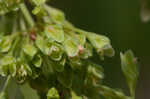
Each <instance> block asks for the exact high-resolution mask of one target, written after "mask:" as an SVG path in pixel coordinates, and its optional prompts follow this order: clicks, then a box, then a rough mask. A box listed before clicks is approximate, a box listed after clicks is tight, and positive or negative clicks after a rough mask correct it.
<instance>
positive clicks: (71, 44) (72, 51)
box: [64, 38, 79, 57]
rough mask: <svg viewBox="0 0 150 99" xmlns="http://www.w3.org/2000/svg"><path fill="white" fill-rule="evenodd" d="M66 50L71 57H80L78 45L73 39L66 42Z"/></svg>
mask: <svg viewBox="0 0 150 99" xmlns="http://www.w3.org/2000/svg"><path fill="white" fill-rule="evenodd" d="M64 48H65V51H66V53H67V55H68V56H69V57H74V56H77V55H78V52H79V49H78V44H77V43H76V42H75V41H73V40H72V39H71V38H68V39H66V40H65V41H64Z"/></svg>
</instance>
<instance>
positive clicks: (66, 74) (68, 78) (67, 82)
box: [57, 66, 73, 88]
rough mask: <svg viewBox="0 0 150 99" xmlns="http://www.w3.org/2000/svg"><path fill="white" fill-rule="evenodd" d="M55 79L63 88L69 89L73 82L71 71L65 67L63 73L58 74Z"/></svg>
mask: <svg viewBox="0 0 150 99" xmlns="http://www.w3.org/2000/svg"><path fill="white" fill-rule="evenodd" d="M57 79H58V81H59V82H60V83H61V84H62V85H63V86H64V87H66V88H70V87H71V86H72V80H73V71H72V69H71V68H70V67H68V66H65V69H64V71H63V72H62V73H58V76H57Z"/></svg>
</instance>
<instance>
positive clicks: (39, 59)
mask: <svg viewBox="0 0 150 99" xmlns="http://www.w3.org/2000/svg"><path fill="white" fill-rule="evenodd" d="M32 62H33V64H34V65H35V67H37V68H39V67H41V65H42V57H41V56H40V54H39V55H36V56H35V57H34V59H33V61H32Z"/></svg>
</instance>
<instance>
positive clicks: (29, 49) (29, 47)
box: [23, 43, 37, 59]
mask: <svg viewBox="0 0 150 99" xmlns="http://www.w3.org/2000/svg"><path fill="white" fill-rule="evenodd" d="M23 51H24V53H25V54H27V55H28V56H29V57H30V58H31V59H33V57H34V56H35V54H36V53H37V49H36V48H35V47H34V45H33V44H30V43H27V44H25V45H24V46H23Z"/></svg>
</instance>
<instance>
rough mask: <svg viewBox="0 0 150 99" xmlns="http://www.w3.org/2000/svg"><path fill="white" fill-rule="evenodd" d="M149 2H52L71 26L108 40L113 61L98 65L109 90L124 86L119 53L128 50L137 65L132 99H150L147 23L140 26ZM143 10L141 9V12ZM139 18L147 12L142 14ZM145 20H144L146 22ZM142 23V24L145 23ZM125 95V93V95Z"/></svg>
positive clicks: (101, 0) (149, 36) (94, 0)
mask: <svg viewBox="0 0 150 99" xmlns="http://www.w3.org/2000/svg"><path fill="white" fill-rule="evenodd" d="M148 2H149V0H147V1H146V0H141V1H140V0H52V2H51V5H53V6H55V7H57V8H60V9H62V10H63V11H64V12H65V13H66V17H67V19H68V20H69V21H71V22H72V23H73V24H74V25H75V26H77V27H79V28H82V29H85V30H88V31H93V32H96V33H100V34H103V35H106V36H108V37H109V38H110V39H111V41H112V45H113V47H114V48H115V50H116V55H115V57H114V58H106V59H105V62H101V63H100V64H103V66H104V69H105V82H104V83H105V84H107V85H109V86H111V87H112V88H123V89H124V91H125V92H126V93H127V86H126V83H125V79H124V78H123V75H122V72H121V69H120V57H119V54H120V52H121V51H123V52H124V51H126V50H127V49H132V50H133V51H134V53H135V55H136V56H137V57H138V60H139V64H140V78H139V81H138V85H137V89H136V99H150V60H149V59H150V22H143V21H142V18H141V10H142V11H144V10H145V8H148V6H146V5H144V4H146V3H148ZM143 7H145V8H144V9H143ZM142 13H143V15H142V16H143V18H147V17H148V16H146V15H147V14H148V13H149V11H146V12H142ZM147 19H148V18H147ZM147 19H143V20H145V21H146V20H147ZM127 94H128V93H127Z"/></svg>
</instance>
